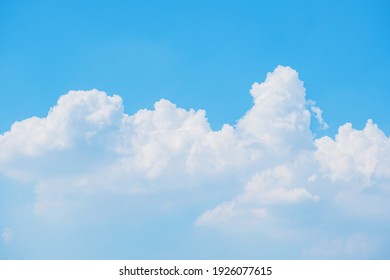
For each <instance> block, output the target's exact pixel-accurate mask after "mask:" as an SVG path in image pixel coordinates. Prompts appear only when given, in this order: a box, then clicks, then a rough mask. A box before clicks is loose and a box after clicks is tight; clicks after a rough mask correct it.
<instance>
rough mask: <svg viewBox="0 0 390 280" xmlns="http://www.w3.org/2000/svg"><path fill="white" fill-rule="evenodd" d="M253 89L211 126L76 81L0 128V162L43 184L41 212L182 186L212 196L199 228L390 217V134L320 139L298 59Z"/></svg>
mask: <svg viewBox="0 0 390 280" xmlns="http://www.w3.org/2000/svg"><path fill="white" fill-rule="evenodd" d="M250 93H251V95H252V97H253V100H254V103H253V106H252V107H251V108H250V109H249V110H248V111H247V112H246V114H245V115H244V116H243V117H242V118H241V119H239V120H238V121H237V123H236V125H228V124H225V125H223V127H222V128H221V129H220V130H217V131H213V130H212V129H211V128H210V124H209V123H208V121H207V118H206V113H205V111H204V110H194V109H190V110H185V109H182V108H178V107H177V106H176V105H175V104H173V103H172V102H170V101H168V100H165V99H161V100H160V101H158V102H156V103H155V104H154V108H153V109H152V110H146V109H143V110H139V111H138V112H136V113H135V114H134V115H127V114H125V113H124V108H123V105H122V99H121V98H120V97H119V96H116V95H114V96H108V95H107V94H106V93H104V92H101V91H97V90H91V91H70V92H69V93H67V94H65V95H63V96H61V97H60V99H59V100H58V102H57V104H56V105H55V106H54V107H53V108H51V109H50V111H49V113H48V115H47V116H46V117H44V118H37V117H32V118H29V119H26V120H23V121H21V122H16V123H15V124H14V125H13V126H12V127H11V129H10V130H9V131H8V132H6V133H4V134H2V135H0V172H1V173H2V174H4V175H6V176H10V177H12V178H14V179H15V180H19V181H22V182H26V181H27V182H30V183H32V184H34V186H35V192H36V195H37V201H36V203H35V209H36V212H37V213H40V214H42V215H54V216H55V215H59V213H66V210H69V209H73V210H72V211H73V212H72V211H70V212H72V213H74V212H77V211H78V210H75V209H80V208H82V207H83V205H87V204H88V203H89V202H88V201H89V200H93V199H95V200H99V199H97V197H106V196H109V195H119V196H125V197H134V196H147V195H152V194H153V195H156V194H157V195H159V194H161V196H163V194H167V196H169V197H170V199H169V205H171V206H170V208H174V207H175V206H174V205H181V206H180V207H185V206H183V205H184V204H185V203H182V202H178V201H175V198H174V197H180V199H182V196H180V195H178V194H179V193H182V192H185V193H186V195H187V194H189V193H190V195H189V196H188V198H187V199H190V198H192V196H193V197H196V196H199V197H203V198H204V200H205V201H207V203H206V202H205V204H202V206H199V209H198V211H199V216H198V218H197V220H196V222H195V224H196V225H198V226H207V227H214V226H216V227H218V228H223V229H228V228H229V229H231V228H234V229H235V230H244V231H245V230H247V229H248V228H256V229H258V230H260V231H262V230H263V231H266V230H265V227H268V229H269V228H273V230H271V231H270V232H275V231H284V232H291V231H289V230H291V229H294V230H295V228H296V227H300V228H301V230H304V229H305V228H306V227H307V221H308V219H313V215H315V213H317V214H319V215H325V216H326V215H330V214H328V213H333V212H337V213H338V214H340V215H338V216H337V215H334V216H333V218H335V219H345V218H346V217H347V216H348V215H350V216H348V217H351V216H352V217H355V218H358V219H360V218H363V219H372V218H374V217H375V218H378V217H380V218H379V219H380V221H381V222H382V223H383V221H385V220H386V218H388V217H390V213H389V212H390V209H389V207H388V206H387V205H390V203H389V201H390V184H389V182H390V140H389V137H387V136H386V135H385V134H384V133H383V132H382V131H381V130H380V129H379V128H378V126H377V125H375V124H374V123H373V122H372V121H371V120H368V122H367V124H366V126H365V128H364V129H363V130H356V129H354V128H352V125H351V124H345V125H343V126H341V127H340V128H339V132H338V134H337V135H336V137H335V139H332V138H330V137H327V136H325V137H322V138H320V139H314V135H313V133H312V132H311V130H310V115H311V114H310V111H311V112H312V113H313V114H314V116H315V118H316V119H317V121H318V123H319V124H320V125H321V126H322V127H323V128H326V127H327V124H326V122H325V121H324V120H323V118H322V111H321V109H320V108H319V107H317V106H315V102H314V101H306V92H305V88H304V85H303V82H302V81H300V79H299V77H298V73H297V72H296V71H295V70H293V69H291V68H290V67H282V66H278V67H277V68H276V69H275V70H274V71H273V72H271V73H268V75H267V78H266V80H265V81H264V82H263V83H254V84H253V86H252V89H251V91H250ZM308 108H309V109H308ZM309 110H310V111H309ZM92 198H93V199H92ZM162 200H163V199H162ZM177 200H179V198H177ZM153 201H155V200H153ZM97 203H98V204H99V203H100V202H97ZM161 203H162V204H164V203H165V204H164V205H166V203H167V202H166V201H163V202H161ZM364 203H365V204H366V207H367V209H369V210H367V211H366V210H362V207H361V205H362V204H364ZM205 205H207V207H206V206H205ZM210 205H211V206H210ZM129 207H130V206H129ZM144 207H145V208H148V207H149V206H148V205H145V206H144ZM319 209H320V210H319ZM316 211H317V212H316ZM318 211H320V212H318ZM322 211H323V212H322ZM297 213H298V214H297ZM237 225H240V226H237ZM259 225H260V226H259ZM4 236H5V235H4V233H3V239H6V238H5V237H4ZM313 250H315V249H313Z"/></svg>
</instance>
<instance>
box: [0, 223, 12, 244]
mask: <svg viewBox="0 0 390 280" xmlns="http://www.w3.org/2000/svg"><path fill="white" fill-rule="evenodd" d="M13 235H14V232H13V230H12V229H10V228H7V227H6V228H4V230H3V232H2V234H1V238H2V239H3V242H4V243H5V244H7V243H9V242H11V240H12V238H13Z"/></svg>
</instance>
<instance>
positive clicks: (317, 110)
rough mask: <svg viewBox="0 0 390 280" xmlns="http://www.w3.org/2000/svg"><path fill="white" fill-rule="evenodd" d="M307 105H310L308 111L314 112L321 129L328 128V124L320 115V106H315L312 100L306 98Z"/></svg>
mask: <svg viewBox="0 0 390 280" xmlns="http://www.w3.org/2000/svg"><path fill="white" fill-rule="evenodd" d="M307 105H308V106H310V111H312V113H313V114H314V117H315V118H316V119H317V121H318V123H319V124H320V125H321V127H322V129H327V128H329V125H328V124H327V123H326V122H325V121H324V119H323V117H322V110H321V109H320V107H318V106H315V105H316V102H315V101H313V100H308V101H307Z"/></svg>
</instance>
